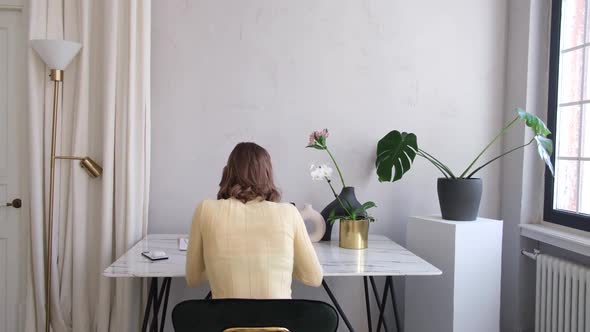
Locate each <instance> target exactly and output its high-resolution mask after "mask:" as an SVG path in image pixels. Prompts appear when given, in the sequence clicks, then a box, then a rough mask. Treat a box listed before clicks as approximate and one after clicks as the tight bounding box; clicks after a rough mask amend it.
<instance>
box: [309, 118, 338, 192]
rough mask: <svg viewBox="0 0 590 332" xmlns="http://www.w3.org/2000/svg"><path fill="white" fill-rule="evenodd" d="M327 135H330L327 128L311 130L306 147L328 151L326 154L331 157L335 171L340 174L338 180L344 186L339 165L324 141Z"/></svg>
mask: <svg viewBox="0 0 590 332" xmlns="http://www.w3.org/2000/svg"><path fill="white" fill-rule="evenodd" d="M328 136H330V132H329V131H328V128H324V129H321V130H316V131H314V132H312V133H311V134H309V141H308V143H307V146H306V147H307V148H313V149H316V150H326V152H327V153H328V155H329V156H330V158H331V159H332V162H333V163H334V166H336V171H338V175H339V176H340V181H342V187H346V184H345V183H344V177H343V176H342V171H340V167H338V163H337V162H336V159H334V156H333V155H332V153H331V152H330V150H328V144H327V142H326V141H327V138H328Z"/></svg>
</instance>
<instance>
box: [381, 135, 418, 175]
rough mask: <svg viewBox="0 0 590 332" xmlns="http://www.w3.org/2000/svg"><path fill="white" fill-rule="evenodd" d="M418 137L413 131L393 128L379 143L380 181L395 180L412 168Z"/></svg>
mask: <svg viewBox="0 0 590 332" xmlns="http://www.w3.org/2000/svg"><path fill="white" fill-rule="evenodd" d="M417 151H418V139H417V138H416V135H414V134H413V133H406V132H402V133H400V132H399V131H397V130H393V131H391V132H389V133H388V134H387V135H385V136H384V137H383V138H382V139H381V140H380V141H379V143H378V144H377V160H376V161H375V166H377V175H378V176H379V181H380V182H385V181H391V182H395V181H397V180H399V179H401V178H402V176H403V175H404V174H405V173H406V172H407V171H409V170H410V167H411V166H412V163H413V162H414V158H416V152H417Z"/></svg>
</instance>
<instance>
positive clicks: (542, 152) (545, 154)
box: [535, 136, 555, 176]
mask: <svg viewBox="0 0 590 332" xmlns="http://www.w3.org/2000/svg"><path fill="white" fill-rule="evenodd" d="M535 141H536V142H537V151H538V152H539V156H541V159H543V161H544V162H545V164H546V165H547V167H549V171H551V175H554V176H555V173H554V171H553V164H552V163H551V154H552V153H553V141H551V140H550V139H548V138H547V137H542V136H535Z"/></svg>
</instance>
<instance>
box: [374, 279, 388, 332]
mask: <svg viewBox="0 0 590 332" xmlns="http://www.w3.org/2000/svg"><path fill="white" fill-rule="evenodd" d="M390 282H391V280H390V279H389V277H388V278H386V279H385V287H384V288H383V300H381V305H382V307H381V310H379V322H378V323H377V332H379V331H381V323H383V314H384V313H385V308H386V307H387V287H388V286H389V283H390Z"/></svg>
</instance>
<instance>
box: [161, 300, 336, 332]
mask: <svg viewBox="0 0 590 332" xmlns="http://www.w3.org/2000/svg"><path fill="white" fill-rule="evenodd" d="M172 323H173V324H174V331H176V332H223V331H232V330H231V329H232V328H233V329H234V330H233V331H240V332H241V331H252V332H254V331H276V332H279V331H281V332H287V331H289V332H335V331H336V329H337V328H338V313H337V312H336V310H334V308H333V307H332V306H331V305H329V304H327V303H324V302H320V301H311V300H246V299H219V300H189V301H184V302H181V303H179V304H178V305H176V306H175V307H174V310H173V311H172ZM263 327H265V328H269V329H266V330H262V329H260V328H263ZM239 328H242V329H241V330H240V329H239ZM248 328H250V329H248ZM252 328H259V329H252ZM281 328H282V330H281ZM285 329H286V330H285Z"/></svg>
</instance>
